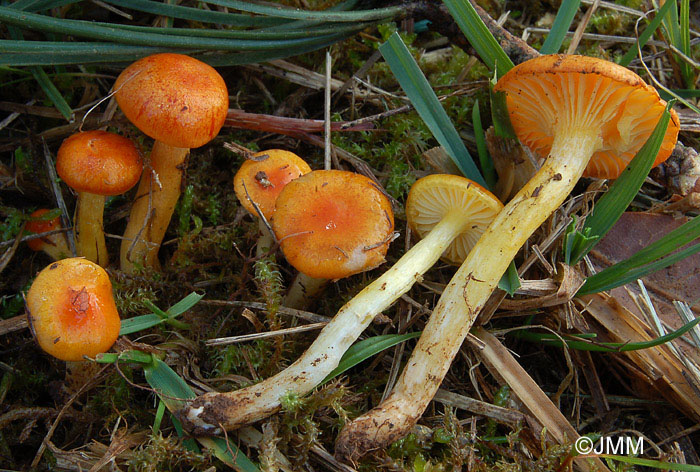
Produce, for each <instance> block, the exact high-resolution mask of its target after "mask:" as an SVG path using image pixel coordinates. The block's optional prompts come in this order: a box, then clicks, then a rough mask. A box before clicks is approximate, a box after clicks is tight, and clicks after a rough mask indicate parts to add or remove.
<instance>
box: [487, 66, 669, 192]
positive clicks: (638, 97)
mask: <svg viewBox="0 0 700 472" xmlns="http://www.w3.org/2000/svg"><path fill="white" fill-rule="evenodd" d="M495 90H497V91H505V92H507V103H508V111H509V114H510V118H511V122H512V124H513V128H514V129H515V132H516V134H517V135H518V138H519V139H520V141H521V142H522V143H523V144H525V145H527V146H528V147H529V148H530V149H532V150H533V151H535V152H536V153H538V154H539V155H540V156H542V157H547V156H548V155H549V152H550V150H551V147H552V142H553V140H554V135H555V134H556V133H557V131H558V130H560V129H562V128H565V127H576V128H588V129H591V130H592V132H595V133H596V134H597V136H598V138H599V145H598V149H597V151H596V152H595V153H594V154H593V156H592V157H591V160H590V163H589V164H588V167H587V168H586V172H585V173H584V175H585V176H588V177H597V178H608V179H614V178H617V177H618V176H619V175H620V173H621V172H622V170H623V169H624V168H625V167H626V166H627V164H628V163H629V162H630V161H631V160H632V158H633V157H634V156H635V154H636V153H637V152H638V151H639V149H640V148H641V147H642V145H644V143H645V142H646V140H647V139H648V138H649V136H650V135H651V132H652V131H653V130H654V127H655V125H656V123H657V122H658V121H659V118H660V117H661V114H662V113H663V111H664V108H665V107H666V102H665V101H663V100H661V98H660V97H659V94H658V93H657V92H656V90H655V89H654V88H653V87H651V86H649V85H647V84H646V83H645V82H644V81H643V80H642V78H641V77H639V76H638V75H637V74H635V73H634V72H632V71H630V70H629V69H626V68H624V67H622V66H620V65H618V64H615V63H613V62H609V61H605V60H603V59H598V58H594V57H587V56H576V55H562V54H556V55H548V56H540V57H537V58H535V59H531V60H529V61H526V62H523V63H522V64H519V65H517V66H515V67H514V68H513V69H511V70H510V71H508V73H506V74H505V75H504V76H503V77H502V78H501V79H500V80H499V81H498V84H497V85H496V87H495ZM679 128H680V122H679V120H678V116H677V115H676V112H675V111H673V110H671V120H670V122H669V125H668V129H667V130H666V135H665V137H664V142H663V144H662V146H661V150H660V151H659V153H658V155H657V157H656V161H655V162H654V165H658V164H660V163H661V162H663V161H665V160H666V159H667V158H668V156H669V155H670V154H671V151H673V148H674V146H675V142H676V138H677V136H678V130H679Z"/></svg>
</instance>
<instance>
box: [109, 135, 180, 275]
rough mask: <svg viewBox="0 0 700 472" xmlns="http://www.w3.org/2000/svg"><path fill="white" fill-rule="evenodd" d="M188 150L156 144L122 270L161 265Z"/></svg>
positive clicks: (126, 239) (127, 236) (123, 249)
mask: <svg viewBox="0 0 700 472" xmlns="http://www.w3.org/2000/svg"><path fill="white" fill-rule="evenodd" d="M189 152H190V150H189V149H187V148H179V147H174V146H169V145H167V144H165V143H163V142H161V141H156V142H155V144H154V145H153V150H152V151H151V171H150V172H148V171H146V172H144V173H143V175H142V176H141V182H140V183H139V188H138V191H137V192H136V198H135V200H134V205H133V206H132V208H131V215H130V216H129V222H128V223H127V226H126V231H125V232H124V239H123V240H122V244H121V251H120V263H121V268H122V270H123V271H125V272H127V273H130V274H131V273H133V272H134V270H135V268H136V265H137V264H138V265H142V266H144V267H150V268H154V269H155V268H158V266H159V264H158V249H159V248H160V243H161V242H162V241H163V236H165V231H166V230H167V229H168V224H169V223H170V217H171V216H172V214H173V211H174V210H175V205H176V204H177V200H178V198H180V185H181V183H182V168H183V164H184V163H185V159H186V158H187V154H188V153H189Z"/></svg>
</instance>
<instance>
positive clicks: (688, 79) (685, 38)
mask: <svg viewBox="0 0 700 472" xmlns="http://www.w3.org/2000/svg"><path fill="white" fill-rule="evenodd" d="M679 40H680V43H679V44H678V45H676V47H677V48H678V49H679V50H680V51H681V52H682V53H683V54H685V55H686V56H687V57H692V52H691V50H690V0H681V12H680V38H679ZM678 66H679V67H680V69H681V77H683V82H684V83H685V86H686V87H688V88H695V74H694V73H693V66H691V65H690V64H688V63H687V62H686V61H685V60H683V59H680V58H679V61H678Z"/></svg>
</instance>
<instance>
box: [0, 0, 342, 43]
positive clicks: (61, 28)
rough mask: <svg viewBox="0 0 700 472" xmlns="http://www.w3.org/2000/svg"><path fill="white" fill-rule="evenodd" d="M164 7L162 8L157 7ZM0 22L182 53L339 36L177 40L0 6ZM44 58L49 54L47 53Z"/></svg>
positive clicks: (322, 39) (175, 36)
mask: <svg viewBox="0 0 700 472" xmlns="http://www.w3.org/2000/svg"><path fill="white" fill-rule="evenodd" d="M159 5H163V6H167V5H166V4H159ZM0 21H2V22H5V23H7V24H10V25H14V26H18V27H22V28H27V29H33V30H38V31H42V32H44V33H49V32H50V33H59V34H69V35H72V36H79V37H85V38H90V39H97V40H104V41H113V42H116V43H122V44H134V45H147V46H159V47H170V48H182V49H200V50H212V49H214V50H221V51H242V50H248V51H264V50H269V51H275V50H278V49H280V48H303V47H304V46H306V45H309V44H315V43H323V42H325V41H327V40H328V39H331V38H334V39H335V40H339V39H341V38H342V35H338V34H329V35H320V36H312V37H310V38H295V39H277V40H253V39H224V38H206V37H197V36H177V35H172V34H159V33H152V32H142V31H132V32H130V33H129V34H124V31H123V30H122V29H120V28H116V27H114V26H111V25H108V24H104V23H103V24H99V23H94V22H90V21H83V20H69V19H57V18H52V17H50V16H46V15H38V14H36V13H28V12H18V11H16V10H12V9H10V8H7V7H2V6H0ZM47 54H51V52H50V51H47Z"/></svg>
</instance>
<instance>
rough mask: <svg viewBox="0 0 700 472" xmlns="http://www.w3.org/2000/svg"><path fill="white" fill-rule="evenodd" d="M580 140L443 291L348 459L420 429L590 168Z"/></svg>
mask: <svg viewBox="0 0 700 472" xmlns="http://www.w3.org/2000/svg"><path fill="white" fill-rule="evenodd" d="M593 141H594V140H593ZM579 143H580V146H576V147H571V149H577V150H580V152H579V153H576V154H569V153H567V152H564V153H563V154H564V155H563V156H562V159H561V160H558V161H557V160H556V159H553V158H551V157H550V159H549V160H547V161H546V163H545V165H544V166H543V167H542V168H541V169H540V171H539V172H538V173H537V174H536V175H535V177H534V178H533V179H532V180H531V181H530V182H529V183H528V184H527V185H526V186H525V187H523V189H522V190H521V191H520V192H519V193H518V194H517V195H516V196H515V197H514V198H513V200H511V202H510V203H508V204H507V205H506V206H505V208H504V209H503V211H501V213H500V214H499V215H498V216H497V217H496V219H495V220H494V221H493V222H492V223H491V225H490V226H489V227H488V229H487V230H486V232H485V233H484V234H483V236H482V237H481V239H480V240H479V242H477V243H476V246H474V247H473V248H472V250H471V252H470V253H469V255H468V256H467V259H466V260H465V261H464V263H463V264H462V266H461V267H460V268H459V270H458V271H457V273H456V274H455V275H454V276H453V277H452V280H451V281H450V283H449V284H448V285H447V287H446V288H445V290H444V291H443V293H442V296H441V297H440V300H439V301H438V303H437V305H436V306H435V308H434V310H433V313H432V315H431V316H430V320H429V321H428V324H427V325H426V326H425V329H424V330H423V334H422V335H421V337H420V339H419V341H418V343H417V344H416V347H415V348H414V350H413V354H412V355H411V357H410V359H409V360H408V363H407V364H406V367H405V368H404V371H403V373H402V374H401V376H400V377H399V379H398V381H397V383H396V385H395V386H394V389H393V390H392V392H391V394H390V395H389V396H388V397H387V398H386V399H385V400H384V401H383V402H382V403H381V404H380V405H379V406H378V407H376V408H374V409H373V410H371V411H369V412H368V413H366V414H364V415H362V416H361V417H359V418H357V419H355V420H354V421H352V422H350V423H349V424H347V425H346V426H345V427H344V428H343V429H342V431H341V432H340V435H339V436H338V439H337V442H336V448H335V450H336V455H338V456H339V457H340V458H341V459H343V460H346V461H351V462H352V461H355V460H357V459H358V458H359V457H361V456H362V455H363V454H365V453H367V452H369V451H371V450H374V449H378V448H381V447H384V446H387V445H389V444H391V443H392V442H394V441H396V440H397V439H399V438H402V437H403V436H405V435H406V434H407V433H408V432H409V430H410V429H411V428H412V427H413V426H414V425H415V424H416V422H417V421H418V418H420V416H421V415H422V414H423V411H425V408H426V407H427V406H428V403H429V402H430V401H431V400H432V398H433V397H434V396H435V392H437V389H438V388H439V387H440V384H441V383H442V379H443V378H444V377H445V375H446V374H447V370H448V369H449V367H450V364H451V363H452V360H453V359H454V357H455V356H456V355H457V351H458V350H459V348H460V346H461V345H462V341H463V340H464V338H465V337H466V335H467V333H468V332H469V329H470V328H471V326H472V323H473V322H474V319H475V318H476V315H477V314H478V313H479V311H480V310H481V308H482V307H483V306H484V303H486V301H487V300H488V298H489V296H490V295H491V292H492V291H493V289H494V288H495V287H496V286H497V285H498V281H499V280H500V278H501V276H502V275H503V273H504V272H505V271H506V269H507V268H508V265H509V264H510V261H511V260H512V259H513V257H515V254H516V253H517V252H518V250H519V249H520V247H521V246H522V244H523V243H524V242H525V241H526V240H527V238H528V237H530V235H531V234H532V233H533V232H534V231H535V230H536V229H537V228H538V227H539V226H540V224H542V222H543V221H544V220H546V219H547V217H548V216H549V215H550V214H551V213H552V212H554V210H556V209H557V208H558V207H559V205H561V203H562V202H563V200H564V198H565V197H566V196H567V195H568V193H569V192H570V191H571V189H572V188H573V187H574V185H575V184H576V182H577V181H578V179H579V177H580V175H581V174H582V173H583V171H584V169H585V168H586V159H582V158H581V156H582V155H585V153H586V152H588V153H589V154H588V155H589V156H590V154H591V153H590V151H591V149H592V146H591V144H592V143H591V140H585V139H584V140H581V141H580V142H579ZM562 144H564V143H562ZM567 147H568V146H567ZM553 152H554V151H553ZM569 156H570V157H569ZM562 172H563V173H562Z"/></svg>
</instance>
